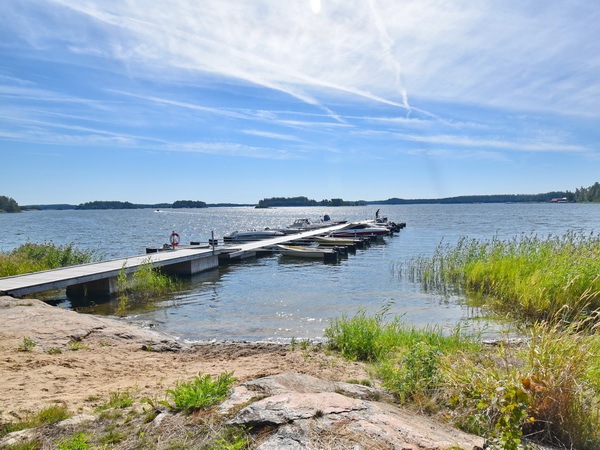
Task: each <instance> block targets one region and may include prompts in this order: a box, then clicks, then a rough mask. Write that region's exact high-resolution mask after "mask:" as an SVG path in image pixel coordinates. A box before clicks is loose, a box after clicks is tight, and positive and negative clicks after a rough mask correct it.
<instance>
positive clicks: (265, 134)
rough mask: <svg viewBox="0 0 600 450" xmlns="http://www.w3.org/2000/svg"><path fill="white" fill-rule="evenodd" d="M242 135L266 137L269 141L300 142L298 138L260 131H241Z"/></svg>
mask: <svg viewBox="0 0 600 450" xmlns="http://www.w3.org/2000/svg"><path fill="white" fill-rule="evenodd" d="M242 133H244V134H249V135H252V136H259V137H266V138H269V139H280V140H283V141H295V142H301V139H300V138H298V137H297V136H293V135H290V134H279V133H271V132H268V131H260V130H242Z"/></svg>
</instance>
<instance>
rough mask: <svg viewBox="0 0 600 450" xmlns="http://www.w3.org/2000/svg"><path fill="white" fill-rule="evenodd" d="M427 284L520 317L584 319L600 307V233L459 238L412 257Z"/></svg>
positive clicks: (414, 268)
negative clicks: (427, 254)
mask: <svg viewBox="0 0 600 450" xmlns="http://www.w3.org/2000/svg"><path fill="white" fill-rule="evenodd" d="M410 267H411V268H410V270H411V275H412V276H413V278H414V279H416V280H419V281H421V282H422V283H423V285H424V286H425V287H426V288H428V289H435V290H448V289H455V290H459V291H461V292H463V293H465V294H467V295H468V296H470V297H471V298H473V297H476V298H478V299H479V300H480V301H481V303H482V305H484V306H487V307H490V308H491V309H493V310H495V311H496V312H500V313H503V314H508V315H511V316H512V317H513V318H519V320H525V321H529V322H530V323H533V322H535V321H536V320H564V321H572V320H578V319H581V318H585V317H587V316H589V315H590V314H592V312H593V311H595V310H597V309H598V308H600V237H598V236H594V235H579V234H574V233H569V234H566V235H564V236H556V237H552V236H551V237H547V238H539V237H537V236H529V237H521V238H515V239H512V240H509V241H501V240H499V239H493V240H491V241H480V240H477V239H466V238H464V239H462V240H461V241H460V242H459V243H458V244H457V245H456V246H449V245H446V246H443V245H440V246H439V247H438V249H437V250H436V252H435V254H434V256H433V257H431V258H428V257H421V258H417V259H415V260H413V261H411V264H410Z"/></svg>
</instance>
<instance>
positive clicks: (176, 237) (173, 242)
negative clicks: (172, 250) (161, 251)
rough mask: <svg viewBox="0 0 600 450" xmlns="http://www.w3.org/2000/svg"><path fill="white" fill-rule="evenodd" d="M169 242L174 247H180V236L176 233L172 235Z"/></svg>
mask: <svg viewBox="0 0 600 450" xmlns="http://www.w3.org/2000/svg"><path fill="white" fill-rule="evenodd" d="M169 242H171V245H172V246H173V247H177V246H178V245H179V235H178V234H177V233H175V232H174V231H173V232H172V233H171V237H170V238H169Z"/></svg>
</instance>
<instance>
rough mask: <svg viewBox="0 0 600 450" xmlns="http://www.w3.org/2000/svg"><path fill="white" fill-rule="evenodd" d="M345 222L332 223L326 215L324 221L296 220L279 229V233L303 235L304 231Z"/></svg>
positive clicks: (336, 221)
mask: <svg viewBox="0 0 600 450" xmlns="http://www.w3.org/2000/svg"><path fill="white" fill-rule="evenodd" d="M345 222H346V221H345V220H335V221H332V220H331V218H330V217H329V216H328V215H325V216H324V217H323V219H318V220H311V219H309V218H305V217H303V218H300V219H296V220H294V222H293V223H292V224H291V225H288V226H287V227H285V228H279V229H278V231H281V232H282V233H285V234H292V233H301V232H303V231H309V230H316V229H319V228H324V227H329V226H332V225H337V224H340V223H345Z"/></svg>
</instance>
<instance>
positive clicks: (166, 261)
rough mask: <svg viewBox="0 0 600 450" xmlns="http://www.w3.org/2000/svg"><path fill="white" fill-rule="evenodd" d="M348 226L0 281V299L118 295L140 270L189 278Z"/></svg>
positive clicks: (181, 249)
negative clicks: (58, 292)
mask: <svg viewBox="0 0 600 450" xmlns="http://www.w3.org/2000/svg"><path fill="white" fill-rule="evenodd" d="M346 226H347V224H337V225H333V226H325V227H322V228H316V229H311V230H307V231H304V232H300V233H296V234H289V235H285V236H280V237H275V238H269V239H262V240H260V241H254V242H240V243H231V242H230V243H228V245H226V246H223V247H218V248H217V247H215V246H212V247H208V248H207V247H206V246H200V245H197V246H196V245H189V246H181V247H179V248H177V249H175V250H161V251H158V249H156V250H154V251H152V250H151V249H148V250H147V251H148V252H149V253H147V254H146V255H140V256H132V257H128V258H119V259H112V260H108V261H101V262H97V263H89V264H81V265H77V266H69V267H63V268H60V269H54V270H46V271H43V272H34V273H28V274H24V275H16V276H12V277H5V278H0V295H10V296H13V297H22V296H25V295H30V294H34V293H37V292H43V291H49V290H53V289H62V288H66V289H67V296H68V297H87V296H102V295H112V294H115V293H117V292H118V289H119V286H118V283H117V277H118V276H119V274H121V273H123V272H124V273H126V274H131V273H134V272H135V271H136V270H138V269H139V268H140V267H142V266H145V265H148V264H152V267H153V268H159V269H160V270H161V271H163V272H165V273H168V274H174V275H181V276H191V275H194V274H196V273H199V272H204V271H207V270H210V269H214V268H216V267H218V266H219V264H220V263H227V262H228V261H230V260H235V259H245V258H250V257H253V256H256V254H257V252H265V251H273V250H272V249H273V248H274V246H276V245H277V244H291V243H295V242H303V241H304V242H306V241H307V240H310V239H313V238H314V237H316V236H322V235H326V234H328V233H331V232H332V231H337V230H340V229H342V228H344V227H346Z"/></svg>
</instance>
